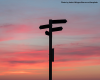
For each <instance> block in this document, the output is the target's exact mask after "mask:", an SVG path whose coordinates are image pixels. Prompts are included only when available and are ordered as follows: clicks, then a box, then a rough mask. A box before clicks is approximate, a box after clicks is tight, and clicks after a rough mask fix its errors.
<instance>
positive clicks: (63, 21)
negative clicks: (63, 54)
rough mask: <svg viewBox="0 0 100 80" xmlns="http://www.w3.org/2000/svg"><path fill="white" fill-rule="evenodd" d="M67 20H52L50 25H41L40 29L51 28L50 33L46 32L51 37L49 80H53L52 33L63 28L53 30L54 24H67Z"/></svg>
mask: <svg viewBox="0 0 100 80" xmlns="http://www.w3.org/2000/svg"><path fill="white" fill-rule="evenodd" d="M66 22H67V20H66V19H61V20H52V19H49V24H47V25H41V26H40V27H39V28H40V29H45V28H49V32H48V31H46V32H45V34H46V35H48V36H49V80H52V62H54V48H52V32H54V31H61V30H62V29H63V28H62V27H55V28H52V24H59V23H66Z"/></svg>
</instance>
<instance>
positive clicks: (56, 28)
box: [52, 27, 63, 32]
mask: <svg viewBox="0 0 100 80" xmlns="http://www.w3.org/2000/svg"><path fill="white" fill-rule="evenodd" d="M62 29H63V28H62V27H55V28H52V32H54V31H61V30H62Z"/></svg>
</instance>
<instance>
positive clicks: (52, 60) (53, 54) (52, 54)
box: [52, 48, 54, 62]
mask: <svg viewBox="0 0 100 80" xmlns="http://www.w3.org/2000/svg"><path fill="white" fill-rule="evenodd" d="M52 62H54V48H52Z"/></svg>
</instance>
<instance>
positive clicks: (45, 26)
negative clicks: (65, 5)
mask: <svg viewBox="0 0 100 80" xmlns="http://www.w3.org/2000/svg"><path fill="white" fill-rule="evenodd" d="M39 28H40V29H45V28H49V24H47V25H41V26H40V27H39Z"/></svg>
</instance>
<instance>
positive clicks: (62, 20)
mask: <svg viewBox="0 0 100 80" xmlns="http://www.w3.org/2000/svg"><path fill="white" fill-rule="evenodd" d="M66 22H67V20H66V19H59V20H52V24H59V23H66Z"/></svg>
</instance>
